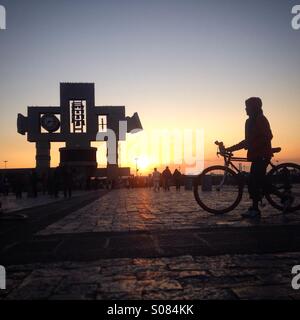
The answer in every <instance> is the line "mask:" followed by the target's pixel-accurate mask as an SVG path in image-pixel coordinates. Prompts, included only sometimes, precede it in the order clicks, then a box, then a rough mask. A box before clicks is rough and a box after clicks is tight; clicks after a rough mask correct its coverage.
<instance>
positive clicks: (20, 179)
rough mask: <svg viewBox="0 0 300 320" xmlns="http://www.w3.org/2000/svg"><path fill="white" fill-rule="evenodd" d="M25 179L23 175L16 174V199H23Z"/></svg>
mask: <svg viewBox="0 0 300 320" xmlns="http://www.w3.org/2000/svg"><path fill="white" fill-rule="evenodd" d="M23 184H24V182H23V177H22V175H21V174H16V177H15V181H14V190H15V194H16V199H22V191H23Z"/></svg>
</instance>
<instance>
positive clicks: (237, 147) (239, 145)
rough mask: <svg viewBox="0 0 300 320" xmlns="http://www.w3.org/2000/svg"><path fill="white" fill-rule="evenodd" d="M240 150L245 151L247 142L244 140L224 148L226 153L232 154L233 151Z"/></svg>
mask: <svg viewBox="0 0 300 320" xmlns="http://www.w3.org/2000/svg"><path fill="white" fill-rule="evenodd" d="M241 149H247V142H246V140H243V141H241V142H239V143H237V144H235V145H233V146H231V147H229V148H226V151H228V152H233V151H237V150H241Z"/></svg>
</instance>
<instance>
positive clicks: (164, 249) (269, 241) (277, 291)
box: [0, 189, 300, 299]
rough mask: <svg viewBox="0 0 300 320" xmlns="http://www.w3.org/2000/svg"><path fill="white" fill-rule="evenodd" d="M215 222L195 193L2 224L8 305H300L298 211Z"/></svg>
mask: <svg viewBox="0 0 300 320" xmlns="http://www.w3.org/2000/svg"><path fill="white" fill-rule="evenodd" d="M247 206H248V201H247V199H246V198H245V199H244V201H243V203H242V204H241V205H240V206H239V208H238V209H237V210H235V211H234V212H232V213H230V214H227V215H224V216H221V217H220V216H213V215H211V214H208V213H206V212H204V211H202V210H200V209H199V207H198V205H197V204H196V203H195V200H194V199H193V195H192V193H191V192H190V191H182V192H181V193H176V192H175V191H173V190H172V191H171V192H170V193H164V192H161V193H159V194H155V193H153V191H152V190H148V189H135V190H115V191H111V192H109V193H107V192H101V191H100V192H91V193H88V194H84V195H82V196H78V197H76V198H74V199H71V200H64V201H60V202H57V203H49V204H47V205H45V206H39V207H36V208H31V209H27V210H24V211H22V213H26V214H28V217H29V218H28V219H27V220H26V221H14V220H0V237H1V238H0V264H1V265H4V266H5V267H6V272H7V290H1V291H0V298H2V299H267V298H271V299H277V298H280V299H298V298H300V291H297V290H294V289H293V288H292V286H291V281H292V274H291V270H292V267H293V266H294V265H297V264H300V214H299V213H293V214H289V215H287V216H283V215H282V214H281V213H280V212H277V211H275V210H274V209H272V208H271V207H268V206H267V207H266V208H265V209H264V211H263V216H262V218H261V219H260V220H255V221H247V220H242V219H241V218H240V212H241V211H243V210H245V209H246V207H247Z"/></svg>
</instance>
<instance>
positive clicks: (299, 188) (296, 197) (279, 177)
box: [266, 163, 300, 212]
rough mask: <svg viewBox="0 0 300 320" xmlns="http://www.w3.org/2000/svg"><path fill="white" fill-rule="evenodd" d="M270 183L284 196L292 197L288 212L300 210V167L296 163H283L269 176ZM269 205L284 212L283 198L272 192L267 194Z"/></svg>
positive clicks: (271, 171)
mask: <svg viewBox="0 0 300 320" xmlns="http://www.w3.org/2000/svg"><path fill="white" fill-rule="evenodd" d="M267 179H268V183H269V184H271V185H272V187H271V188H275V189H276V190H277V191H279V192H280V193H281V194H282V195H284V196H287V197H292V199H293V200H292V201H291V205H290V206H289V207H288V209H287V211H288V212H293V211H296V210H300V166H299V165H298V164H295V163H282V164H280V165H278V166H276V167H274V168H272V169H271V170H270V172H269V173H268V174H267ZM266 199H267V200H268V201H269V203H270V204H271V205H272V206H273V207H274V208H276V209H278V210H283V209H284V205H283V203H282V202H281V198H280V197H279V196H277V195H275V194H272V192H270V193H267V194H266Z"/></svg>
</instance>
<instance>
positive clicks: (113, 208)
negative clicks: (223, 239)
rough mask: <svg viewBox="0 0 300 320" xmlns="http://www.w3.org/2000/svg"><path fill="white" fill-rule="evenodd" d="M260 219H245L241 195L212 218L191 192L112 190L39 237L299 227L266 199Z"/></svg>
mask: <svg viewBox="0 0 300 320" xmlns="http://www.w3.org/2000/svg"><path fill="white" fill-rule="evenodd" d="M264 202H265V207H264V208H262V217H261V219H260V220H254V221H250V220H245V219H242V218H241V215H240V214H241V213H242V212H245V211H246V210H247V209H248V208H249V206H250V201H249V199H248V194H247V193H245V194H244V199H243V201H242V202H241V204H240V205H239V206H238V207H237V208H236V209H235V210H234V211H232V212H230V213H226V214H224V215H214V214H211V213H208V212H205V211H204V210H203V209H201V208H200V207H199V205H198V204H197V202H196V201H195V199H194V195H193V192H192V191H187V190H181V192H176V191H175V189H172V191H170V192H165V191H160V192H158V193H155V192H153V191H152V190H151V189H145V188H141V189H120V190H113V191H111V192H109V193H108V194H106V195H105V196H103V197H102V198H100V199H98V200H96V201H95V202H93V203H91V204H89V205H87V206H86V207H84V208H81V209H80V210H77V211H75V212H73V213H71V214H70V215H68V216H67V217H65V218H64V219H62V220H60V221H58V222H56V223H54V224H52V225H50V226H48V227H47V228H46V229H45V230H42V231H41V232H40V233H39V234H40V235H49V234H55V233H80V232H104V231H105V232H106V231H135V230H169V229H190V228H201V227H208V226H226V225H227V226H236V227H241V226H252V225H257V224H259V225H261V224H266V225H269V224H281V223H287V224H290V223H292V224H298V223H299V224H300V214H299V212H294V213H290V214H288V215H283V214H282V213H281V212H279V211H278V210H276V209H274V208H272V207H271V206H270V205H269V204H268V203H267V202H266V200H264Z"/></svg>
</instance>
